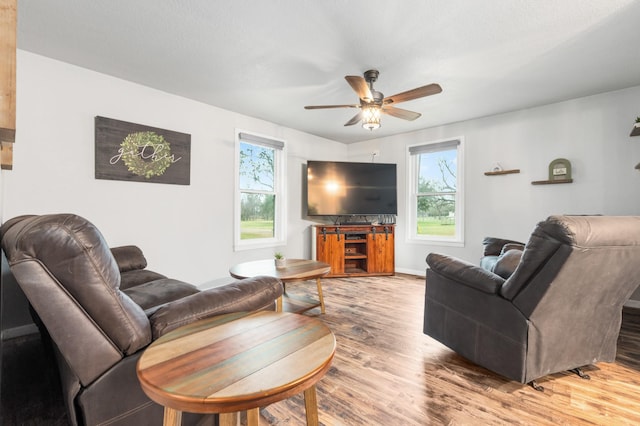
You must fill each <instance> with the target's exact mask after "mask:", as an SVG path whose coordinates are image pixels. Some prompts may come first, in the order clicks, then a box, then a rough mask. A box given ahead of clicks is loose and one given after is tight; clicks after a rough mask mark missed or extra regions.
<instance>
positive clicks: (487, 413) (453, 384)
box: [261, 275, 640, 426]
mask: <svg viewBox="0 0 640 426" xmlns="http://www.w3.org/2000/svg"><path fill="white" fill-rule="evenodd" d="M312 284H313V283H311V282H310V283H298V284H292V285H288V286H287V292H288V293H292V294H298V295H302V296H311V297H313V296H314V291H315V285H312ZM323 289H324V297H325V304H326V314H325V315H322V316H321V317H322V319H323V320H324V321H325V322H326V323H327V324H328V325H329V327H330V328H331V329H332V330H333V332H334V333H335V335H336V339H337V342H338V349H337V352H336V356H335V358H334V361H333V365H332V368H331V370H330V371H329V372H328V374H327V375H326V376H325V377H324V378H323V379H322V380H321V381H320V382H319V383H318V385H317V388H318V404H319V418H320V422H321V424H324V425H327V426H328V425H431V424H433V425H440V424H450V425H468V424H473V425H476V424H483V425H506V424H509V425H513V424H521V425H557V424H565V425H577V424H597V425H618V424H620V425H625V424H628V425H631V424H635V425H637V424H640V312H639V311H635V310H633V309H630V310H625V314H624V321H623V328H622V331H621V334H620V339H619V345H618V352H619V355H618V361H617V362H616V363H613V364H607V363H600V364H598V365H596V366H590V367H587V368H585V372H586V373H588V374H589V375H590V376H591V380H583V379H580V378H579V377H578V376H576V375H574V374H569V373H561V374H555V375H552V376H549V377H545V378H543V379H540V380H539V381H538V382H539V384H541V385H542V386H544V387H545V392H544V393H542V392H537V391H535V390H534V389H532V388H531V387H529V386H526V385H522V384H520V383H517V382H513V381H510V380H507V379H504V378H502V377H501V376H498V375H496V374H494V373H492V372H490V371H488V370H486V369H484V368H481V367H478V366H476V365H474V364H472V363H470V362H468V361H466V360H465V359H464V358H462V357H460V356H458V355H456V354H455V353H454V352H452V351H451V350H449V349H448V348H446V347H445V346H443V345H441V344H440V343H438V342H436V341H435V340H433V339H431V338H430V337H428V336H426V335H424V334H423V333H422V315H423V305H424V278H419V277H414V276H409V275H396V276H392V277H370V278H357V279H349V278H333V279H325V280H323ZM318 312H319V311H318V309H316V310H313V311H309V313H308V314H310V315H319V314H318ZM303 407H304V403H303V400H302V397H301V396H297V397H294V398H291V399H289V400H286V401H282V402H279V403H276V404H273V405H271V406H269V407H268V408H267V409H266V410H262V417H261V425H267V424H274V425H298V424H304V408H303Z"/></svg>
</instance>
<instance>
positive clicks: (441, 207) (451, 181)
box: [407, 138, 464, 245]
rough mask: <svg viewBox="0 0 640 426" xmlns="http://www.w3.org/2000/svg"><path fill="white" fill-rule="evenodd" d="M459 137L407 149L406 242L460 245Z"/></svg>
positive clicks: (460, 154) (462, 221) (461, 229)
mask: <svg viewBox="0 0 640 426" xmlns="http://www.w3.org/2000/svg"><path fill="white" fill-rule="evenodd" d="M462 146H463V144H462V138H456V139H451V140H445V141H437V142H432V143H426V144H421V145H414V146H410V147H408V150H407V157H408V158H407V164H408V167H407V170H408V172H407V173H408V183H409V185H408V188H409V191H410V194H409V197H407V212H408V213H407V216H408V217H407V223H408V225H409V226H408V232H407V237H408V239H409V240H414V241H428V242H438V243H452V244H455V245H458V244H462V243H463V241H464V238H463V224H464V210H463V202H462V200H463V187H462V186H463V179H462V171H463V167H462Z"/></svg>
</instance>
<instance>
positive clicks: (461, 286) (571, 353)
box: [423, 216, 640, 387]
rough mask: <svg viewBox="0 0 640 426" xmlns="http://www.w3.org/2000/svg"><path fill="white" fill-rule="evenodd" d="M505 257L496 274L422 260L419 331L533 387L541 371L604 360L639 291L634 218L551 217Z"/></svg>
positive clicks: (637, 219) (639, 244)
mask: <svg viewBox="0 0 640 426" xmlns="http://www.w3.org/2000/svg"><path fill="white" fill-rule="evenodd" d="M500 244H502V243H500ZM494 254H495V253H494ZM514 255H516V256H517V257H518V258H519V259H520V260H519V263H518V264H517V267H516V268H515V271H513V273H512V274H505V276H506V278H504V277H502V276H500V275H497V274H495V273H493V272H491V271H490V270H487V269H485V268H483V267H481V266H476V265H474V264H471V263H469V262H464V261H462V260H459V259H455V258H452V257H449V256H444V255H441V254H435V253H431V254H429V255H428V256H427V263H428V265H429V268H428V269H427V282H426V292H425V308H424V325H423V330H424V333H425V334H427V335H429V336H431V337H433V338H435V339H436V340H438V341H440V342H441V343H443V344H445V345H446V346H448V347H449V348H451V349H453V350H454V351H455V352H457V353H458V354H460V355H462V356H463V357H465V358H467V359H469V360H470V361H472V362H474V363H476V364H478V365H481V366H483V367H485V368H488V369H489V370H492V371H494V372H496V373H499V374H501V375H503V376H505V377H508V378H510V379H513V380H517V381H519V382H521V383H529V382H531V383H532V384H533V385H534V387H536V384H535V382H534V381H535V379H538V378H540V377H543V376H546V375H549V374H553V373H557V372H560V371H564V370H575V369H578V370H575V371H576V372H578V373H580V370H579V368H580V367H582V366H585V365H590V364H595V363H597V362H600V361H604V362H613V361H614V360H615V356H616V344H617V339H618V334H619V332H620V324H621V321H622V306H623V304H624V303H625V302H626V301H627V300H628V299H629V297H630V296H631V294H632V293H633V291H634V290H635V289H636V288H637V287H638V285H640V216H551V217H549V218H548V219H547V220H545V221H543V222H540V223H539V224H538V225H537V226H536V228H535V229H534V231H533V233H532V234H531V236H530V238H529V241H528V242H527V244H526V246H525V247H524V251H522V252H521V253H518V252H514ZM485 266H486V265H485ZM489 269H490V268H489Z"/></svg>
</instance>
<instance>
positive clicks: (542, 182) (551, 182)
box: [531, 179, 573, 185]
mask: <svg viewBox="0 0 640 426" xmlns="http://www.w3.org/2000/svg"><path fill="white" fill-rule="evenodd" d="M571 182H573V179H558V180H534V181H533V182H531V185H553V184H556V183H571Z"/></svg>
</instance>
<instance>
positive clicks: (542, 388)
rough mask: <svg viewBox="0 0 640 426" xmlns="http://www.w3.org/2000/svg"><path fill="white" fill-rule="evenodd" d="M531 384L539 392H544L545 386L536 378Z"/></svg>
mask: <svg viewBox="0 0 640 426" xmlns="http://www.w3.org/2000/svg"><path fill="white" fill-rule="evenodd" d="M529 385H531V387H532V388H534V389H535V390H537V391H538V392H544V387H542V386H540V385H539V384H538V383H536V381H535V380H532V381H530V382H529Z"/></svg>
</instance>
